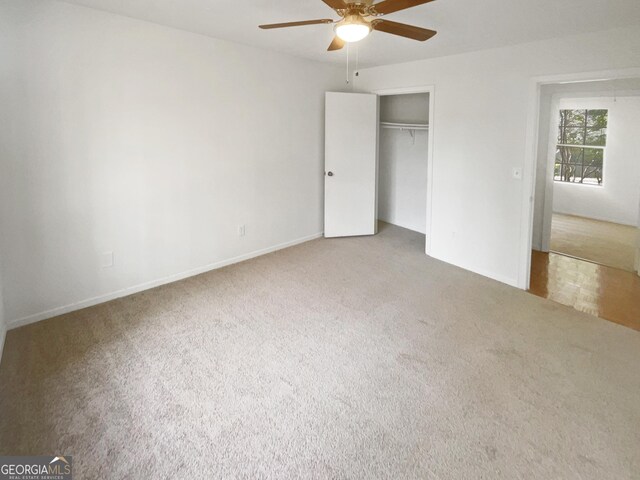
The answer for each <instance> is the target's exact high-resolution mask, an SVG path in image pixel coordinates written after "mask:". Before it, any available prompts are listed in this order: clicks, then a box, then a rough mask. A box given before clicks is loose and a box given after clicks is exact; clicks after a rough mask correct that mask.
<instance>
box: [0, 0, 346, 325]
mask: <svg viewBox="0 0 640 480" xmlns="http://www.w3.org/2000/svg"><path fill="white" fill-rule="evenodd" d="M3 16H4V17H5V18H9V17H11V18H12V19H13V25H17V26H18V27H17V29H18V33H17V36H16V37H14V38H13V39H12V41H13V42H14V43H15V44H16V46H17V52H18V55H17V57H18V58H19V62H18V63H17V69H16V72H15V78H14V81H13V82H12V83H11V85H10V89H8V90H7V89H5V91H4V95H3V98H5V99H6V100H7V102H5V103H10V105H11V111H10V112H5V113H6V117H5V121H7V122H8V126H7V129H6V132H5V137H4V138H3V143H5V142H6V145H4V146H3V152H2V153H3V156H2V162H1V164H0V169H1V170H0V182H1V185H0V204H1V209H2V210H1V211H0V214H1V216H0V218H1V220H2V225H1V229H2V231H3V232H4V237H5V238H4V240H5V243H4V248H5V249H6V252H5V253H6V256H5V262H4V271H3V274H4V279H5V290H4V294H5V304H6V316H7V319H8V321H9V323H10V326H15V325H18V324H21V323H25V322H29V321H33V320H37V319H40V318H43V317H46V316H51V315H53V314H56V313H61V312H63V311H66V310H68V309H72V308H76V307H78V306H84V305H88V304H91V303H95V302H98V301H100V300H104V299H106V298H109V295H110V294H114V292H116V293H115V295H118V294H122V293H125V292H128V291H133V290H135V289H136V288H143V287H145V286H150V285H153V284H155V283H157V282H162V281H166V280H168V279H175V278H179V277H180V276H181V275H187V274H190V273H194V272H197V271H201V270H204V269H207V268H210V267H212V266H216V265H220V264H224V263H225V262H228V261H230V260H232V259H237V258H243V257H244V256H247V255H250V254H252V253H253V252H261V251H264V250H265V249H270V248H274V247H276V246H281V245H285V244H289V243H291V242H296V241H300V240H304V239H308V238H312V237H314V236H317V235H318V234H319V233H320V232H321V231H322V200H323V161H324V158H323V156H324V155H323V118H324V106H323V100H324V92H325V91H326V90H339V89H340V88H342V85H343V80H342V74H343V69H342V68H335V67H333V66H328V65H325V64H319V63H314V62H311V61H306V60H301V59H297V58H294V57H289V56H285V55H280V54H276V53H271V52H268V51H264V50H260V49H255V48H250V47H245V46H241V45H237V44H233V43H229V42H225V41H218V40H214V39H211V38H208V37H204V36H199V35H195V34H191V33H187V32H183V31H179V30H173V29H170V28H166V27H162V26H158V25H154V24H151V23H145V22H142V21H137V20H134V19H130V18H126V17H121V16H116V15H111V14H108V13H104V12H100V11H96V10H91V9H87V8H83V7H78V6H73V5H69V4H65V3H57V2H52V1H48V0H41V1H31V0H20V1H17V0H14V1H3V2H2V3H0V17H3ZM10 48H11V47H10V46H9V45H5V44H3V45H0V52H2V54H3V55H5V56H6V55H7V54H8V53H10V52H7V51H6V50H5V49H7V50H8V49H10ZM3 50H4V51H3ZM4 86H5V87H7V82H5V85H4ZM3 109H4V107H3ZM3 129H4V128H3ZM239 225H246V236H244V237H239V235H238V226H239ZM111 251H112V252H113V253H114V258H115V265H114V266H113V267H112V268H102V267H101V261H102V254H104V253H105V252H111Z"/></svg>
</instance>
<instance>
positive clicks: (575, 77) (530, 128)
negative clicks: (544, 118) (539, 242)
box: [517, 67, 640, 290]
mask: <svg viewBox="0 0 640 480" xmlns="http://www.w3.org/2000/svg"><path fill="white" fill-rule="evenodd" d="M637 77H640V68H637V67H636V68H624V69H612V70H600V71H593V72H582V73H572V74H563V75H546V76H540V77H533V78H531V79H530V81H529V87H528V91H529V94H528V102H527V103H528V107H527V124H526V125H527V131H526V142H525V144H526V151H525V159H524V172H523V178H524V179H527V181H526V182H525V184H524V185H523V189H522V200H521V202H522V203H521V205H522V208H521V211H522V215H521V220H520V221H521V223H520V232H521V233H520V245H519V250H520V252H519V258H520V260H519V265H518V282H517V286H518V287H519V288H521V289H523V290H528V289H529V287H530V282H531V248H532V245H533V213H534V206H535V192H536V190H535V187H536V166H537V158H538V136H539V132H540V125H539V118H540V100H541V95H540V92H541V88H542V86H543V85H549V84H553V83H580V82H593V81H598V80H616V79H623V78H637Z"/></svg>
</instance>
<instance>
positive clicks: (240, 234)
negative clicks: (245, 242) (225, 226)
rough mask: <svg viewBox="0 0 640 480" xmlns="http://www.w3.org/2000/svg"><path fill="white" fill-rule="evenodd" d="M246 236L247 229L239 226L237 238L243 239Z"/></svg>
mask: <svg viewBox="0 0 640 480" xmlns="http://www.w3.org/2000/svg"><path fill="white" fill-rule="evenodd" d="M246 234H247V227H246V226H244V225H239V226H238V236H239V237H244V236H245V235H246Z"/></svg>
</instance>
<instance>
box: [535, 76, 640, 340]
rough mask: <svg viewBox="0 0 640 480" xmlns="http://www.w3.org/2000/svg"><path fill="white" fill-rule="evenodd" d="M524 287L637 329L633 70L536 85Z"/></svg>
mask: <svg viewBox="0 0 640 480" xmlns="http://www.w3.org/2000/svg"><path fill="white" fill-rule="evenodd" d="M539 108H540V111H539V134H538V146H537V167H536V171H537V177H536V184H535V199H534V200H535V201H534V212H533V228H532V239H531V245H532V249H533V253H532V267H531V277H530V291H531V292H532V293H535V294H537V295H539V296H544V297H546V298H550V299H553V300H555V301H558V302H560V303H563V304H565V305H570V306H573V307H574V308H576V309H578V310H582V311H585V312H588V313H591V314H594V315H597V316H600V317H602V318H606V319H608V320H612V321H615V322H617V323H621V324H625V325H627V326H630V327H632V328H636V329H640V304H639V303H638V302H637V300H636V299H637V298H639V297H640V278H639V277H638V276H637V270H638V260H637V258H636V255H637V250H638V226H639V225H640V222H639V221H640V207H639V205H640V157H638V155H637V152H638V151H640V138H638V135H637V131H638V130H639V129H640V78H626V79H616V80H599V81H590V82H585V81H582V82H577V83H571V82H569V83H567V82H563V83H557V84H553V83H549V84H544V85H541V86H540V106H539Z"/></svg>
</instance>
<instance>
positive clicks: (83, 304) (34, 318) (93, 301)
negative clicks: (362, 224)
mask: <svg viewBox="0 0 640 480" xmlns="http://www.w3.org/2000/svg"><path fill="white" fill-rule="evenodd" d="M322 235H323V232H319V233H315V234H313V235H309V236H307V237H302V238H298V239H296V240H292V241H290V242H286V243H281V244H279V245H274V246H272V247H267V248H263V249H261V250H256V251H254V252H250V253H246V254H244V255H240V256H238V257H233V258H229V259H226V260H221V261H219V262H215V263H211V264H209V265H205V266H203V267H198V268H194V269H191V270H187V271H186V272H181V273H177V274H175V275H170V276H168V277H164V278H160V279H157V280H152V281H150V282H145V283H141V284H139V285H134V286H132V287H128V288H124V289H122V290H117V291H115V292H111V293H106V294H104V295H99V296H97V297H92V298H88V299H86V300H81V301H79V302H75V303H72V304H69V305H65V306H62V307H57V308H52V309H50V310H46V311H44V312H40V313H36V314H33V315H29V316H26V317H22V318H18V319H15V320H10V321H8V322H7V328H8V330H12V329H14V328H18V327H23V326H25V325H29V324H31V323H36V322H39V321H41V320H46V319H48V318H53V317H57V316H58V315H63V314H65V313H69V312H73V311H75V310H81V309H83V308H87V307H92V306H94V305H98V304H100V303H105V302H108V301H110V300H115V299H116V298H121V297H126V296H128V295H132V294H134V293H138V292H142V291H144V290H149V289H151V288H155V287H159V286H160V285H166V284H167V283H173V282H177V281H178V280H183V279H185V278H189V277H193V276H195V275H200V274H201V273H205V272H209V271H211V270H216V269H218V268H222V267H226V266H228V265H232V264H234V263H239V262H243V261H245V260H249V259H251V258H255V257H259V256H261V255H266V254H267V253H272V252H275V251H277V250H282V249H283V248H288V247H293V246H294V245H298V244H300V243H305V242H308V241H310V240H315V239H316V238H320V237H322Z"/></svg>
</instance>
